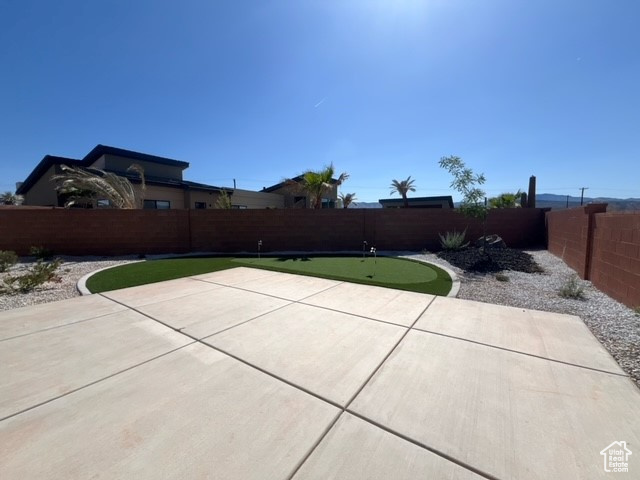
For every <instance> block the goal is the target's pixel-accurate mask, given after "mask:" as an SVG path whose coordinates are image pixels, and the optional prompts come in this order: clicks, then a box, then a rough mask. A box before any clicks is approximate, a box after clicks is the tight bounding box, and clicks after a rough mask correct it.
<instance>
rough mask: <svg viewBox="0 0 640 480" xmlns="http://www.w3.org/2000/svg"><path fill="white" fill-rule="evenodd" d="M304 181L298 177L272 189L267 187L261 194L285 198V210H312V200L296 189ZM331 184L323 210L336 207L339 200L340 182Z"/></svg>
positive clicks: (323, 200) (334, 181)
mask: <svg viewBox="0 0 640 480" xmlns="http://www.w3.org/2000/svg"><path fill="white" fill-rule="evenodd" d="M302 180H303V175H298V176H297V177H294V178H292V179H289V180H284V181H282V182H280V183H277V184H275V185H272V186H270V187H265V188H263V189H262V190H261V191H260V192H261V193H271V194H278V195H281V196H282V197H283V198H284V207H285V208H312V207H313V205H312V204H311V201H312V199H311V198H310V197H309V196H308V194H307V193H306V192H304V191H302V190H301V189H300V188H297V187H296V184H299V183H301V182H302ZM331 184H332V187H331V189H330V190H329V191H328V192H326V193H325V196H324V197H323V198H322V208H335V207H336V201H337V200H338V181H337V180H336V179H332V180H331Z"/></svg>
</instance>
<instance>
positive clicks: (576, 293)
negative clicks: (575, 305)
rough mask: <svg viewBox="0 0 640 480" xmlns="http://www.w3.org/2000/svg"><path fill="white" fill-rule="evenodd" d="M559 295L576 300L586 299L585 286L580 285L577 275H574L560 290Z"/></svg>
mask: <svg viewBox="0 0 640 480" xmlns="http://www.w3.org/2000/svg"><path fill="white" fill-rule="evenodd" d="M558 295H560V296H561V297H562V298H573V299H574V300H584V299H585V298H586V297H585V294H584V287H583V286H582V285H580V281H579V280H578V276H577V275H572V276H571V277H569V279H568V280H567V281H566V282H565V284H564V285H563V286H562V287H560V290H558Z"/></svg>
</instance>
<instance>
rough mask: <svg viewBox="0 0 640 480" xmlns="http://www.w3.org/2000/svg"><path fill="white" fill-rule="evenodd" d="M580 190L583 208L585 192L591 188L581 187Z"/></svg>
mask: <svg viewBox="0 0 640 480" xmlns="http://www.w3.org/2000/svg"><path fill="white" fill-rule="evenodd" d="M580 190H581V191H582V193H581V194H580V206H582V203H583V200H584V191H585V190H589V187H580Z"/></svg>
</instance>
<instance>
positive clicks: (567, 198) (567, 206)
mask: <svg viewBox="0 0 640 480" xmlns="http://www.w3.org/2000/svg"><path fill="white" fill-rule="evenodd" d="M567 208H569V195H567Z"/></svg>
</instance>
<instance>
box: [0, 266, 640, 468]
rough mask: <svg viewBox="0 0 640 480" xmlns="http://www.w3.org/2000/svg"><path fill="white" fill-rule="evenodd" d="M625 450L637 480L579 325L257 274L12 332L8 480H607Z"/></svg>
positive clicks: (619, 393) (63, 305) (632, 420)
mask: <svg viewBox="0 0 640 480" xmlns="http://www.w3.org/2000/svg"><path fill="white" fill-rule="evenodd" d="M615 441H624V442H626V445H627V447H628V448H629V449H630V450H631V451H632V452H633V455H631V456H630V457H629V473H628V474H627V477H626V478H639V477H640V459H638V458H634V457H637V456H640V391H639V390H638V389H637V388H636V387H635V386H634V385H633V383H632V382H631V381H630V380H629V379H628V378H627V377H626V375H625V373H624V372H623V371H622V370H621V369H620V367H619V366H618V365H617V364H616V362H615V361H614V360H613V359H612V358H611V357H610V356H609V354H608V353H607V351H606V350H605V349H604V348H603V347H602V346H601V345H600V344H599V343H598V341H597V340H596V339H595V338H594V337H593V336H592V334H591V333H590V332H589V330H588V329H587V327H586V326H585V325H584V323H583V322H582V321H581V320H580V319H579V318H578V317H573V316H568V315H559V314H552V313H545V312H537V311H528V310H522V309H517V308H511V307H501V306H494V305H488V304H482V303H476V302H471V301H466V300H459V299H454V298H446V297H437V298H436V297H433V296H430V295H423V294H418V293H412V292H403V291H397V290H390V289H384V288H379V287H369V286H363V285H356V284H349V283H343V282H337V281H332V280H325V279H319V278H312V277H301V276H295V275H290V274H283V273H276V272H270V271H266V270H254V269H249V268H236V269H233V270H227V271H222V272H215V273H210V274H205V275H199V276H195V277H190V278H184V279H179V280H172V281H168V282H163V283H159V284H152V285H146V286H141V287H135V288H130V289H124V290H117V291H113V292H108V293H105V294H102V295H90V296H85V297H80V298H75V299H71V300H65V301H61V302H56V303H53V304H46V305H39V306H35V307H25V308H21V309H16V310H9V311H6V312H2V313H0V478H2V479H14V478H15V479H31V478H38V479H42V478H51V479H53V478H65V479H70V478H78V479H85V478H109V479H112V478H149V479H156V478H211V479H243V480H244V479H289V478H295V479H311V478H313V479H328V478H336V479H338V478H339V479H352V478H356V479H359V478H361V479H389V478H393V479H415V478H423V479H428V478H433V479H444V478H446V479H482V478H490V479H516V478H522V479H544V480H547V479H555V478H558V479H560V478H561V479H574V478H575V479H578V478H579V479H584V478H606V477H607V476H609V477H610V476H611V475H612V474H610V473H606V472H605V469H604V465H603V456H602V455H601V454H600V452H601V451H602V450H603V449H605V448H606V447H607V446H609V445H610V444H611V443H613V442H615ZM614 476H615V475H614Z"/></svg>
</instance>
